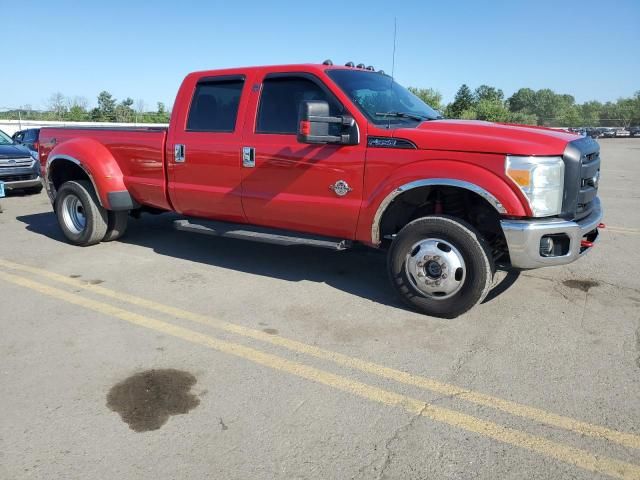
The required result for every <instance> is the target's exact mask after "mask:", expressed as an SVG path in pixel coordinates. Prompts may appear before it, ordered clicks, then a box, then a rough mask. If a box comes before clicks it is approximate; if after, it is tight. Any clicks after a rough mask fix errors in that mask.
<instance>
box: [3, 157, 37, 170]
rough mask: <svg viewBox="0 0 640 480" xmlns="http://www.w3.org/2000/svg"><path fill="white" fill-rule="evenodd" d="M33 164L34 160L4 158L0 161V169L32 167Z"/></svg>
mask: <svg viewBox="0 0 640 480" xmlns="http://www.w3.org/2000/svg"><path fill="white" fill-rule="evenodd" d="M32 163H33V158H3V159H0V169H3V168H17V167H30V166H31V164H32Z"/></svg>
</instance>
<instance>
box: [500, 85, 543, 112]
mask: <svg viewBox="0 0 640 480" xmlns="http://www.w3.org/2000/svg"><path fill="white" fill-rule="evenodd" d="M507 104H508V106H509V110H510V111H511V112H523V113H534V112H535V106H536V92H535V91H534V90H532V89H530V88H521V89H520V90H518V91H517V92H516V93H514V94H513V95H511V96H510V97H509V99H508V100H507Z"/></svg>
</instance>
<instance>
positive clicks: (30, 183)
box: [0, 177, 42, 190]
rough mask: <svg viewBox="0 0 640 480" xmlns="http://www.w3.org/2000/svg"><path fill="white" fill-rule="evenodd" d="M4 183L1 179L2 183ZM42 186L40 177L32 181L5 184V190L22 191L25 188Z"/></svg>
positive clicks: (0, 178)
mask: <svg viewBox="0 0 640 480" xmlns="http://www.w3.org/2000/svg"><path fill="white" fill-rule="evenodd" d="M1 181H3V180H2V177H0V182H1ZM39 185H42V180H41V179H40V177H36V178H34V179H32V180H16V181H14V182H4V188H5V189H7V190H22V189H23V188H33V187H37V186H39Z"/></svg>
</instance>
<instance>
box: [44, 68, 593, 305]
mask: <svg viewBox="0 0 640 480" xmlns="http://www.w3.org/2000/svg"><path fill="white" fill-rule="evenodd" d="M40 145H41V146H40V159H41V162H42V168H43V174H44V179H45V184H46V185H45V186H46V188H47V191H48V193H49V196H50V198H51V201H52V203H53V205H54V209H55V212H56V214H57V217H58V222H59V224H60V227H61V229H62V231H63V232H64V234H65V236H66V238H67V239H68V240H69V241H70V242H71V243H74V244H76V245H83V246H85V245H92V244H95V243H98V242H101V241H110V240H114V239H117V238H119V237H120V236H121V235H122V234H123V233H124V231H125V229H126V225H127V217H128V215H129V214H134V215H137V214H138V213H139V212H141V211H145V210H148V211H154V212H158V211H173V212H178V213H179V214H181V215H182V216H184V219H183V220H177V221H176V227H177V228H179V229H181V230H187V231H192V232H201V233H208V234H212V235H222V236H227V237H232V238H244V239H251V240H262V241H266V242H273V243H280V244H284V245H296V244H302V245H313V246H318V247H328V248H334V249H345V248H348V247H349V246H351V245H352V244H354V243H356V242H357V243H360V244H364V245H367V246H370V247H373V248H378V249H383V250H386V251H387V252H388V253H387V255H388V272H389V276H390V279H391V282H392V284H393V286H394V287H395V288H396V290H397V291H398V293H399V294H400V296H401V297H402V298H403V299H404V301H405V302H407V303H408V304H409V305H410V306H412V307H413V308H415V309H417V310H419V311H422V312H424V313H427V314H429V315H434V316H440V317H455V316H457V315H459V314H461V313H463V312H465V311H467V310H469V309H470V308H471V307H473V306H474V305H475V304H476V303H478V302H480V301H481V300H482V299H483V298H484V296H485V295H486V294H487V292H488V290H489V288H490V287H491V285H492V280H493V274H494V271H495V268H496V265H497V266H500V265H510V266H511V267H514V268H517V269H529V268H537V267H544V266H549V265H560V264H566V263H569V262H572V261H574V260H576V259H577V258H579V257H580V256H581V255H583V254H584V253H586V252H587V251H589V250H590V249H591V247H592V246H593V243H594V241H595V240H596V238H597V237H598V228H599V227H600V228H601V227H602V226H603V225H602V224H601V223H600V222H601V217H602V210H601V208H600V201H599V199H598V197H597V189H598V179H599V173H600V156H599V146H598V144H597V142H595V141H594V140H592V139H591V138H583V137H578V136H575V135H572V134H568V133H565V132H558V131H554V130H550V129H545V128H539V127H529V126H517V125H504V124H496V123H488V122H482V121H462V120H446V119H443V118H442V117H441V115H440V114H439V113H438V112H436V111H434V110H433V109H432V108H430V107H429V106H428V105H426V104H425V103H424V102H422V101H421V100H420V99H418V98H417V97H415V96H414V95H412V94H411V93H410V92H409V91H408V90H407V89H405V88H404V87H402V86H400V85H399V84H397V83H396V82H395V81H394V80H393V79H392V78H391V77H390V76H388V75H386V74H384V72H381V71H374V69H373V68H371V67H366V68H365V67H364V66H363V65H359V66H357V67H355V66H353V64H347V65H346V66H334V65H333V64H332V63H331V62H330V61H327V62H325V63H323V64H322V65H319V64H308V65H284V66H270V67H250V68H234V69H228V70H212V71H205V72H196V73H192V74H189V75H188V76H187V77H186V78H185V80H184V82H183V83H182V86H181V87H180V90H179V92H178V95H177V98H176V101H175V104H174V108H173V113H172V116H171V123H170V125H169V128H166V129H165V128H123V129H115V128H43V129H42V131H41V133H40Z"/></svg>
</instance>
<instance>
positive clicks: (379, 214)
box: [361, 161, 528, 246]
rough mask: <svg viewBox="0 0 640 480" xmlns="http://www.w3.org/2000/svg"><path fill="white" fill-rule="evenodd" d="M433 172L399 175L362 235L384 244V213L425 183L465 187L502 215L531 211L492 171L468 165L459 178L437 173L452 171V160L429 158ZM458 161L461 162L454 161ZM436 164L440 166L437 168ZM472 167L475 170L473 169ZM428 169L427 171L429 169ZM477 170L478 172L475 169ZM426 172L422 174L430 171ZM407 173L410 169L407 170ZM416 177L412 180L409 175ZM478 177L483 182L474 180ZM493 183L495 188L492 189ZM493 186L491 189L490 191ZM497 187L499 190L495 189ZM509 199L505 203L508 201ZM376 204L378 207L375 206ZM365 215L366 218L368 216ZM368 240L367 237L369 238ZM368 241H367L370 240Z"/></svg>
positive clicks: (426, 184) (371, 240) (523, 213)
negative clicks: (409, 192)
mask: <svg viewBox="0 0 640 480" xmlns="http://www.w3.org/2000/svg"><path fill="white" fill-rule="evenodd" d="M430 163H431V167H432V168H430V169H429V170H431V172H430V173H431V174H434V173H435V176H433V177H430V178H429V176H428V174H427V175H424V176H420V177H418V178H417V179H416V176H417V175H416V173H417V172H415V170H414V172H415V173H412V174H406V173H405V174H403V175H401V176H398V177H396V178H397V183H396V186H395V187H394V188H393V189H391V190H390V191H389V190H388V188H389V187H387V188H384V187H382V188H384V189H385V190H387V192H389V193H387V194H386V195H385V196H384V197H383V199H382V200H381V201H380V200H379V201H378V202H379V203H373V204H370V205H371V207H369V208H370V210H369V212H370V213H369V216H368V218H369V219H371V223H370V224H369V227H370V231H369V232H366V230H364V228H366V227H365V225H362V227H363V230H362V233H361V235H365V234H367V236H369V235H370V237H369V238H370V244H371V245H373V246H378V245H380V243H381V239H380V228H381V221H382V219H383V217H384V214H385V212H386V211H387V209H388V208H389V206H390V205H391V204H392V203H393V202H394V200H396V198H397V197H399V196H400V195H401V194H403V193H406V192H407V191H410V190H413V189H415V188H421V187H425V186H450V187H457V188H462V189H465V190H468V191H471V192H473V193H475V194H477V195H479V196H480V197H481V198H483V199H485V200H486V201H487V203H488V204H489V205H491V206H492V207H493V208H494V209H495V210H496V212H498V214H500V215H515V216H527V215H528V212H527V210H526V206H525V205H524V204H523V203H522V200H521V199H520V197H519V195H518V194H517V193H516V192H514V191H513V189H512V188H511V187H510V186H509V185H508V184H507V183H506V182H505V181H504V179H502V178H501V177H499V176H496V175H495V174H494V173H493V172H491V171H489V170H485V169H482V168H480V169H477V170H476V169H475V168H473V167H471V166H470V165H468V164H467V166H466V171H465V175H463V177H466V178H465V179H464V180H462V179H459V178H451V177H448V176H446V175H438V173H440V174H442V173H445V172H446V171H447V170H448V171H452V170H451V166H452V162H450V161H444V162H442V161H430ZM453 163H458V162H453ZM436 165H437V167H436ZM470 167H471V168H472V169H470ZM429 170H427V172H428V171H429ZM474 170H475V171H474ZM427 172H423V173H427ZM407 173H408V172H407ZM411 176H413V179H411V178H410V177H411ZM475 178H477V179H478V180H481V179H482V181H478V182H476V181H474V179H475ZM492 186H493V188H491V187H492ZM490 188H491V190H490ZM493 190H496V191H493ZM505 202H506V203H505ZM376 205H377V208H376ZM373 208H376V210H375V213H373ZM365 218H366V217H365ZM367 240H368V239H367ZM367 243H368V242H367Z"/></svg>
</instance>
